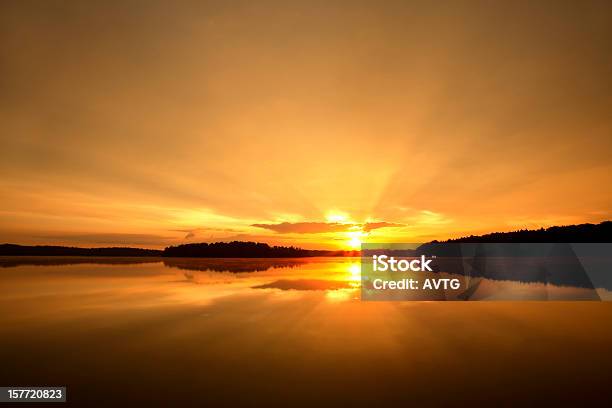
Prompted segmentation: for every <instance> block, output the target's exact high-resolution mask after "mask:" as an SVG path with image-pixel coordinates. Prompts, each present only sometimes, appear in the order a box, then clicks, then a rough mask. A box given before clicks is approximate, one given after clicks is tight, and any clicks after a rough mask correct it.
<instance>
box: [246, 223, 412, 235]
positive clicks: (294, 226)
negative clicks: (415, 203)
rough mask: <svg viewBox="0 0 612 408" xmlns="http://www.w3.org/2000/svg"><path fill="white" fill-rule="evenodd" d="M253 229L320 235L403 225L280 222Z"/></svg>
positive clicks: (400, 225)
mask: <svg viewBox="0 0 612 408" xmlns="http://www.w3.org/2000/svg"><path fill="white" fill-rule="evenodd" d="M252 226H253V227H259V228H265V229H268V230H271V231H274V232H278V233H279V234H288V233H298V234H322V233H326V232H346V231H353V230H359V229H362V230H363V231H364V232H369V231H372V230H374V229H378V228H387V227H402V226H403V224H396V223H392V222H384V221H381V222H368V223H365V224H342V223H337V222H281V223H280V224H252Z"/></svg>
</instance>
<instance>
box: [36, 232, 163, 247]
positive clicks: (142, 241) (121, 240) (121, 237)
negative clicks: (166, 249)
mask: <svg viewBox="0 0 612 408" xmlns="http://www.w3.org/2000/svg"><path fill="white" fill-rule="evenodd" d="M33 238H35V239H44V240H46V241H49V242H52V243H55V242H57V243H62V244H63V243H73V242H77V243H79V244H86V245H155V246H157V245H163V244H166V243H167V242H170V241H171V240H172V239H173V238H172V237H166V236H162V235H154V234H122V233H99V234H96V233H92V234H70V233H66V234H45V235H40V236H35V237H33Z"/></svg>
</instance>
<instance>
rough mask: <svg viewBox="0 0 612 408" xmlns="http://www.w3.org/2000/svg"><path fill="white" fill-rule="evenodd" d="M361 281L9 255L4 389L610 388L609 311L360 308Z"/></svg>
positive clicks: (344, 400) (351, 396)
mask: <svg viewBox="0 0 612 408" xmlns="http://www.w3.org/2000/svg"><path fill="white" fill-rule="evenodd" d="M359 271H360V269H359V259H352V258H307V259H304V258H301V259H273V260H270V259H155V258H152V259H145V258H141V259H122V258H112V259H109V258H106V259H91V258H60V257H53V258H40V257H39V258H16V257H6V258H0V288H1V291H2V292H1V293H2V295H1V297H0V358H1V359H0V361H1V369H0V385H2V386H35V385H57V386H67V387H68V392H67V395H68V400H69V402H70V403H71V404H72V405H74V406H88V407H89V406H112V405H120V404H121V405H133V406H220V405H228V406H238V405H247V406H262V405H282V406H381V405H385V404H388V405H394V406H408V405H409V404H412V405H414V406H425V405H458V406H463V405H468V404H470V403H474V404H475V403H481V404H487V405H495V406H498V405H513V406H516V405H519V404H520V405H525V404H527V403H528V402H530V401H532V402H533V400H534V399H535V400H537V401H542V402H548V403H562V402H565V403H567V402H576V403H578V402H579V403H582V404H584V403H588V402H595V401H597V400H598V399H603V398H604V396H607V395H608V393H609V385H610V381H612V377H611V374H610V373H612V353H611V352H610V350H611V347H612V303H611V302H599V301H593V302H589V301H586V302H552V301H548V302H362V301H361V300H360V289H359V284H360V272H359ZM506 284H507V283H506ZM523 285H527V286H526V287H527V288H530V287H536V286H528V284H523ZM532 285H534V284H532ZM563 290H565V289H563Z"/></svg>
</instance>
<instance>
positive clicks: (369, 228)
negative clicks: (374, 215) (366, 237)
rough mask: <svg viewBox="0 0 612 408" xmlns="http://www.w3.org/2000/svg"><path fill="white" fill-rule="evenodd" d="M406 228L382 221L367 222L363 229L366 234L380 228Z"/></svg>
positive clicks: (402, 225)
mask: <svg viewBox="0 0 612 408" xmlns="http://www.w3.org/2000/svg"><path fill="white" fill-rule="evenodd" d="M404 226H405V225H404V224H397V223H395V222H385V221H381V222H366V223H365V224H363V227H362V228H363V231H364V232H370V231H372V230H375V229H378V228H393V227H404Z"/></svg>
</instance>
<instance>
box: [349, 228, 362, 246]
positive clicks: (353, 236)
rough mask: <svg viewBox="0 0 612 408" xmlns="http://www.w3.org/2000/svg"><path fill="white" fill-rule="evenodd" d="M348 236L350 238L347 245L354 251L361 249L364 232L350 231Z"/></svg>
mask: <svg viewBox="0 0 612 408" xmlns="http://www.w3.org/2000/svg"><path fill="white" fill-rule="evenodd" d="M347 235H348V237H349V240H348V242H347V245H348V246H349V247H351V248H352V249H360V248H361V244H362V240H361V237H362V236H363V232H362V231H349V232H347Z"/></svg>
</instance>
